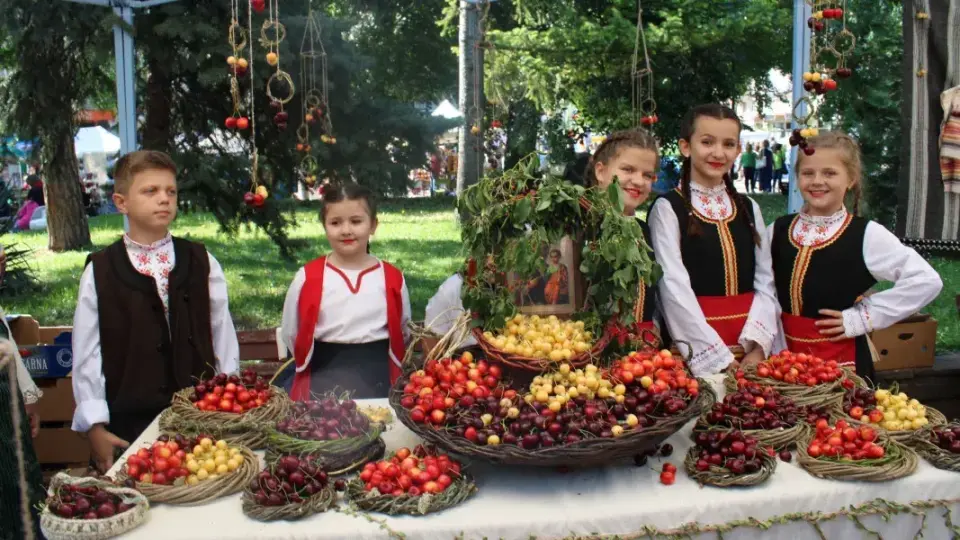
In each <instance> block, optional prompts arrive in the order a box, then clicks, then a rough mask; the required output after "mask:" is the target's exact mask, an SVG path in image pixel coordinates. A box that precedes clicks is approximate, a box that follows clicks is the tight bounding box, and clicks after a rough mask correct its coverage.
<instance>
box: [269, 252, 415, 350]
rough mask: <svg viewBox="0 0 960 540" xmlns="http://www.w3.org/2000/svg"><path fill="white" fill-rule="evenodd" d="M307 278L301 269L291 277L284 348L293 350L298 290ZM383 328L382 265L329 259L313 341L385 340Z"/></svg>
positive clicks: (406, 317) (406, 308)
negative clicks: (354, 266)
mask: <svg viewBox="0 0 960 540" xmlns="http://www.w3.org/2000/svg"><path fill="white" fill-rule="evenodd" d="M306 279H307V274H306V270H305V269H303V268H301V269H300V270H299V271H297V274H296V275H295V276H294V277H293V283H291V284H290V289H289V290H287V297H286V299H285V300H284V302H283V322H282V323H281V330H280V333H281V339H282V340H283V344H284V345H285V346H286V347H287V351H293V346H294V343H295V342H296V340H297V330H298V328H299V326H300V325H299V319H300V314H299V303H300V291H301V289H303V284H304V282H305V281H306ZM402 296H403V319H402V320H401V321H400V324H401V326H402V328H403V336H404V341H406V340H407V338H408V336H409V333H410V329H409V325H408V323H409V321H410V317H411V313H410V295H409V293H408V292H407V282H406V279H404V282H403V288H402ZM389 337H390V336H389V331H388V329H387V282H386V275H385V274H384V271H383V264H381V262H380V261H377V262H376V264H375V265H373V266H371V267H369V268H366V269H363V270H349V269H343V268H338V267H336V266H334V265H332V264H330V263H329V262H328V263H327V265H326V267H325V268H324V274H323V296H322V297H321V298H320V315H319V317H318V318H317V325H316V326H315V327H314V329H313V338H314V340H316V341H322V342H327V343H369V342H371V341H380V340H384V339H389Z"/></svg>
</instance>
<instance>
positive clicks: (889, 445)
mask: <svg viewBox="0 0 960 540" xmlns="http://www.w3.org/2000/svg"><path fill="white" fill-rule="evenodd" d="M812 436H813V435H812V433H811V435H810V436H808V437H806V438H804V440H802V441H800V444H798V445H797V463H799V465H800V466H801V467H802V468H804V469H806V471H807V472H809V473H810V474H812V475H814V476H816V477H818V478H826V479H830V480H862V481H865V482H885V481H887V480H895V479H897V478H903V477H904V476H909V475H911V474H913V471H915V470H916V469H917V462H918V461H919V458H918V457H917V454H916V452H914V451H913V450H911V449H910V448H908V447H906V446H904V445H902V444H900V443H898V442H897V441H894V440H891V439H890V438H888V437H887V436H886V435H885V434H883V433H880V432H878V433H877V441H876V442H877V444H879V445H881V446H883V448H884V450H886V455H885V456H883V457H882V458H880V459H875V460H863V461H859V462H846V461H841V460H839V459H834V458H823V457H817V458H814V457H810V454H808V453H807V446H808V445H809V443H810V440H811V439H812Z"/></svg>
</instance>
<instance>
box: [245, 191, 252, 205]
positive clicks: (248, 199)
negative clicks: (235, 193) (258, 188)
mask: <svg viewBox="0 0 960 540" xmlns="http://www.w3.org/2000/svg"><path fill="white" fill-rule="evenodd" d="M243 202H244V204H246V205H247V206H253V193H250V192H249V191H248V192H246V193H244V194H243Z"/></svg>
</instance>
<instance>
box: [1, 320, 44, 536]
mask: <svg viewBox="0 0 960 540" xmlns="http://www.w3.org/2000/svg"><path fill="white" fill-rule="evenodd" d="M0 320H2V323H3V324H0V365H3V368H2V369H0V440H3V444H0V500H2V501H3V502H4V504H2V505H0V523H2V524H3V525H2V526H0V540H8V539H9V540H14V539H20V538H24V537H25V536H26V531H24V530H23V528H24V523H23V516H21V513H20V512H21V504H20V502H21V497H27V499H28V501H29V503H30V504H29V507H30V525H29V527H30V528H31V530H32V531H33V534H34V537H36V538H43V536H42V535H41V532H40V510H39V506H40V504H41V503H43V501H44V499H45V498H46V489H45V488H44V486H43V477H42V475H41V472H40V463H39V462H38V461H37V453H36V451H35V450H34V447H33V438H32V437H31V433H30V420H29V418H28V417H27V411H26V409H25V408H24V405H31V404H34V403H36V402H37V400H38V399H39V398H40V397H41V396H42V395H43V392H41V391H40V390H38V389H37V385H36V384H34V382H33V380H32V379H31V378H30V373H29V372H28V371H27V367H26V366H25V365H23V359H22V358H21V357H20V353H19V352H18V350H17V344H16V342H14V341H13V336H12V333H11V332H10V327H9V326H8V325H7V322H6V318H5V317H3V314H2V313H0ZM6 362H14V363H16V372H17V376H16V381H17V384H16V385H15V388H16V391H15V392H12V393H11V392H10V379H9V371H8V368H7V366H6ZM11 406H13V407H16V408H17V409H19V416H20V424H19V426H18V427H17V429H15V428H14V424H13V415H12V414H11V413H12V411H11ZM16 437H19V438H20V440H21V441H22V443H23V460H24V465H25V472H26V480H27V493H21V492H20V482H19V480H20V478H19V476H20V475H19V461H18V458H17V453H16V450H15V446H14V444H13V441H14V439H15V438H16Z"/></svg>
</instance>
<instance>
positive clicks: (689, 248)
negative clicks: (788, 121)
mask: <svg viewBox="0 0 960 540" xmlns="http://www.w3.org/2000/svg"><path fill="white" fill-rule="evenodd" d="M690 195H691V199H692V200H691V201H689V203H690V206H691V207H692V210H693V211H692V212H689V211H688V210H687V203H686V202H685V201H684V197H683V195H682V194H681V192H680V190H679V189H675V190H673V191H669V192H667V193H666V194H664V195H663V196H661V197H659V198H658V199H657V200H656V202H655V203H654V205H653V208H652V209H651V211H650V217H649V223H650V229H651V232H652V235H653V246H654V252H655V256H656V259H657V262H658V263H659V264H660V266H661V267H662V268H663V279H661V281H660V285H659V298H660V305H661V306H662V309H663V314H664V318H665V319H666V323H667V329H668V330H669V332H670V336H671V337H672V338H673V339H674V340H675V342H676V343H677V344H678V346H679V345H683V346H689V347H691V348H692V357H691V360H690V368H691V370H692V371H693V372H694V373H695V374H696V375H705V374H712V373H718V372H719V371H721V370H723V369H724V368H726V367H727V365H729V364H730V363H731V362H732V361H733V360H734V355H733V353H732V352H731V351H730V349H729V347H731V346H734V345H740V346H742V347H743V348H744V350H745V351H746V352H750V351H751V350H752V349H753V347H754V346H755V345H759V346H760V347H762V348H763V351H764V353H765V354H769V352H770V349H771V348H772V346H773V340H774V337H775V333H776V329H777V304H776V298H775V296H774V295H775V293H774V285H773V272H772V269H771V265H770V253H769V250H768V249H766V248H767V239H766V235H765V234H764V228H763V217H762V216H761V214H760V207H759V206H757V204H756V203H755V202H754V201H753V200H752V199H750V198H748V197H745V196H743V195H740V194H737V195H736V196H737V197H741V198H742V201H743V203H744V204H743V205H742V206H743V207H745V208H746V209H747V212H749V213H750V216H749V217H750V219H751V220H752V221H753V222H754V226H755V227H756V230H757V232H758V234H759V235H760V238H761V245H760V246H757V245H756V244H755V243H754V239H753V234H752V232H751V230H750V227H749V226H748V225H747V224H746V223H745V222H744V220H743V219H742V218H741V217H739V215H738V213H739V212H740V210H739V209H738V208H737V205H736V204H735V203H734V201H733V200H732V199H731V198H730V195H729V194H728V193H727V190H726V187H725V186H723V185H720V186H717V187H714V188H708V187H704V186H701V185H699V184H697V183H691V185H690ZM691 219H696V220H699V221H700V231H701V232H700V234H699V235H697V236H692V235H690V234H688V232H687V230H688V228H687V224H688V222H689V220H691ZM681 352H683V351H682V349H681Z"/></svg>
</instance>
